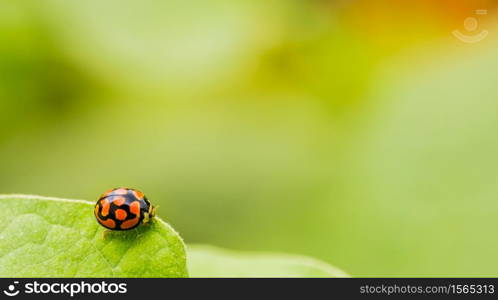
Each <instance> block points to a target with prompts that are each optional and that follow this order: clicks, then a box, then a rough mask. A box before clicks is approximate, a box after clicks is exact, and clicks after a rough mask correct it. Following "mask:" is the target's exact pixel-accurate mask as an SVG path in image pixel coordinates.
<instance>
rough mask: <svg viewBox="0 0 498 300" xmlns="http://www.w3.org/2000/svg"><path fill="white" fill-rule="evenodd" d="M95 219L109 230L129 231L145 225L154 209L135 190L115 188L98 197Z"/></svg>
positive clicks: (143, 196)
mask: <svg viewBox="0 0 498 300" xmlns="http://www.w3.org/2000/svg"><path fill="white" fill-rule="evenodd" d="M94 212H95V218H97V222H99V224H100V225H102V226H104V227H105V228H107V229H110V230H131V229H134V228H136V227H137V226H139V225H141V224H147V223H148V222H149V221H150V220H151V218H153V217H154V215H155V213H156V209H155V207H154V206H152V205H151V204H150V202H149V200H147V197H145V195H144V194H143V193H142V192H140V191H138V190H135V189H129V188H115V189H112V190H109V191H107V192H105V193H104V194H102V196H100V198H99V200H98V201H97V203H96V204H95V211H94Z"/></svg>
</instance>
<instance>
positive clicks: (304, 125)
mask: <svg viewBox="0 0 498 300" xmlns="http://www.w3.org/2000/svg"><path fill="white" fill-rule="evenodd" d="M497 6H498V3H496V2H495V1H484V0H483V1H475V0H473V1H470V0H469V1H450V0H445V1H429V0H419V1H415V0H413V1H374V0H364V1H318V0H314V1H310V0H299V1H298V0H270V1H261V0H252V1H229V0H211V1H180V0H171V1H131V0H120V1H96V0H87V1H66V0H64V1H63V0H59V1H54V0H45V1H36V0H33V1H0V112H1V114H0V126H1V127H0V128H1V130H0V166H1V167H0V193H25V194H40V195H45V196H60V197H67V198H84V199H89V200H92V199H96V198H97V197H98V195H100V194H101V193H102V192H104V191H105V190H107V189H109V188H111V187H117V186H129V187H134V188H138V189H140V190H142V191H144V192H145V193H146V194H147V196H148V197H149V199H150V200H151V201H152V202H153V203H155V204H159V205H160V208H159V215H160V216H161V217H163V218H164V219H166V220H167V221H168V222H170V223H171V224H172V225H173V226H174V227H175V228H176V229H177V230H178V231H179V232H180V233H181V235H182V236H183V237H184V239H185V240H186V242H187V243H207V244H214V245H218V246H222V247H226V248H232V249H240V250H264V251H278V252H289V253H297V254H304V255H311V256H314V257H317V258H320V259H323V260H325V261H327V262H330V263H332V264H334V265H336V266H338V267H340V268H342V269H344V270H345V271H346V272H348V273H350V274H352V275H353V276H403V275H405V276H463V275H464V276H492V275H495V276H496V275H498V272H497V271H496V270H498V261H497V260H496V259H495V255H496V253H497V252H498V239H496V237H495V233H496V229H497V228H498V139H497V132H498V85H497V77H498V76H497V75H498V71H497V70H498V39H497V38H496V33H497V32H498V24H497V22H496V13H495V11H496V8H497ZM476 9H487V10H488V14H487V15H476V14H475V10H476ZM472 16H473V17H476V18H477V19H478V20H479V26H478V28H476V29H475V30H474V31H475V32H466V29H465V28H464V24H463V22H464V20H465V19H466V18H467V17H472ZM455 29H459V30H460V31H461V32H463V33H466V34H469V35H473V34H475V33H476V32H478V31H481V30H488V31H489V35H488V37H487V38H486V39H484V40H482V41H480V42H478V43H472V44H469V43H464V42H462V41H460V40H458V39H457V38H456V37H455V36H453V35H452V31H453V30H455Z"/></svg>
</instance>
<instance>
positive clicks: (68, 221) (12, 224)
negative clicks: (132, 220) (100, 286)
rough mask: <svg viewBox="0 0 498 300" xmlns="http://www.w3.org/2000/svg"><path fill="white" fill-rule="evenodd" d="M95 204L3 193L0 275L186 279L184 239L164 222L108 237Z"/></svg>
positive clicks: (109, 233) (0, 206) (158, 220)
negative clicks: (97, 214)
mask: <svg viewBox="0 0 498 300" xmlns="http://www.w3.org/2000/svg"><path fill="white" fill-rule="evenodd" d="M93 207H94V203H92V202H87V201H82V200H68V199H58V198H47V197H40V196H26V195H0V220H2V222H1V223H0V277H187V275H188V273H187V269H186V257H185V246H184V244H183V241H182V239H181V238H180V236H179V235H178V234H177V233H176V232H175V231H174V230H173V229H172V228H171V227H170V226H169V225H168V224H166V223H165V222H164V221H162V220H161V219H159V218H154V221H153V222H152V223H151V224H150V225H145V226H140V227H138V228H137V229H134V230H131V231H119V232H108V234H106V236H105V238H104V234H103V232H104V231H105V229H104V228H103V227H101V226H100V225H98V223H97V222H96V221H95V218H94V216H93Z"/></svg>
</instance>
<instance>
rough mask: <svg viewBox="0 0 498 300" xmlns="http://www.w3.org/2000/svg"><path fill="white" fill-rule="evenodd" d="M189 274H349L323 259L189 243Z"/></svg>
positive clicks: (260, 275) (256, 275)
mask: <svg viewBox="0 0 498 300" xmlns="http://www.w3.org/2000/svg"><path fill="white" fill-rule="evenodd" d="M188 267H189V273H190V276H191V277H349V275H347V274H346V273H344V272H343V271H341V270H339V269H337V268H335V267H332V266H330V265H328V264H326V263H324V262H322V261H319V260H316V259H313V258H309V257H305V256H299V255H289V254H277V253H258V252H255V253H251V252H237V251H230V250H225V249H220V248H216V247H212V246H206V245H189V247H188Z"/></svg>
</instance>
